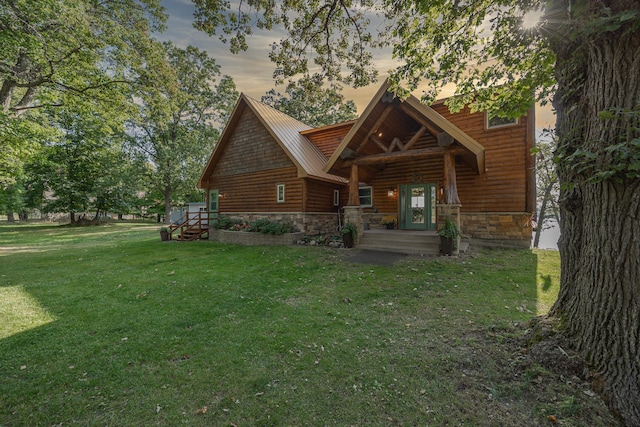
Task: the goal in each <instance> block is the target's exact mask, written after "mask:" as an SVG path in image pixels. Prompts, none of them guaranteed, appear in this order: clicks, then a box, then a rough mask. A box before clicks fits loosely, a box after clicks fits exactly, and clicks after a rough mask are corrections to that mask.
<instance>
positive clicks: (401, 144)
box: [324, 82, 485, 177]
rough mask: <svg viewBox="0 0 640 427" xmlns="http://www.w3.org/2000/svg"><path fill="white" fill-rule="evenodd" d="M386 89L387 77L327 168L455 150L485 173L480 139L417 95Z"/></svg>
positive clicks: (345, 172) (345, 170)
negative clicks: (398, 94)
mask: <svg viewBox="0 0 640 427" xmlns="http://www.w3.org/2000/svg"><path fill="white" fill-rule="evenodd" d="M388 89H389V83H388V82H385V83H384V84H383V85H382V86H381V87H380V89H379V90H378V92H377V93H376V94H375V96H374V97H373V99H372V100H371V101H370V102H369V104H368V105H367V107H366V108H365V110H364V112H363V114H362V115H361V116H360V118H359V119H358V120H357V121H356V123H355V124H354V125H353V127H352V128H351V130H350V131H349V133H347V135H346V136H345V138H344V139H343V141H342V143H341V144H340V145H339V146H338V148H337V149H336V151H335V152H334V153H333V155H332V156H331V158H330V159H329V161H328V162H327V164H326V166H325V167H324V171H325V172H327V173H332V174H335V175H340V176H344V177H348V176H349V173H350V166H351V165H352V164H358V165H361V166H365V167H366V166H373V165H374V164H383V163H390V162H397V161H402V160H403V159H409V158H416V157H428V156H436V155H444V153H445V152H446V151H447V150H453V152H454V153H455V154H456V155H458V156H460V157H461V158H462V159H463V160H464V161H465V162H466V163H467V164H468V165H469V166H470V167H471V168H472V169H473V170H475V171H476V172H477V173H478V174H483V173H484V170H485V165H484V160H485V157H484V154H485V150H484V147H483V146H482V145H481V144H480V143H478V142H477V141H476V140H474V139H473V138H472V137H470V136H469V135H467V134H466V133H465V132H463V131H462V130H461V129H460V128H458V127H457V126H455V125H454V124H453V123H451V122H450V121H449V120H447V119H446V118H444V117H443V116H442V115H440V114H439V113H438V112H437V111H435V110H434V109H433V108H431V107H430V106H427V105H424V104H423V103H421V102H420V100H418V99H417V98H416V97H414V96H409V98H407V99H405V100H400V99H399V98H397V97H396V96H395V94H393V93H392V92H389V91H388ZM429 135H432V136H433V137H435V138H436V140H438V142H437V143H435V142H434V138H433V137H430V138H431V139H430V141H431V142H430V143H426V142H425V140H424V137H425V136H429ZM440 139H442V141H443V142H442V144H441V143H440ZM447 141H448V142H447Z"/></svg>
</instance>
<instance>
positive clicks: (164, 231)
mask: <svg viewBox="0 0 640 427" xmlns="http://www.w3.org/2000/svg"><path fill="white" fill-rule="evenodd" d="M160 239H161V240H162V241H163V242H166V241H168V240H169V229H168V228H167V227H160Z"/></svg>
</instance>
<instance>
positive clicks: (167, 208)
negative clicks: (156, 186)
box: [164, 187, 171, 225]
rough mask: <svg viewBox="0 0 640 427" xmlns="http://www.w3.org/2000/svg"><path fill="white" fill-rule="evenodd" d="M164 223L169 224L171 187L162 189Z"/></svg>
mask: <svg viewBox="0 0 640 427" xmlns="http://www.w3.org/2000/svg"><path fill="white" fill-rule="evenodd" d="M164 223H165V224H167V225H169V224H171V188H168V187H167V188H165V190H164Z"/></svg>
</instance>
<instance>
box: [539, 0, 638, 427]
mask: <svg viewBox="0 0 640 427" xmlns="http://www.w3.org/2000/svg"><path fill="white" fill-rule="evenodd" d="M553 3H554V5H553V6H554V7H553V9H554V10H556V11H567V10H571V9H570V8H569V1H568V0H557V1H555V2H553ZM573 3H574V5H573V6H574V7H575V6H576V2H575V1H574V2H573ZM578 3H581V4H580V6H585V4H586V5H587V6H589V7H591V9H588V8H587V9H582V13H583V14H585V13H586V11H589V12H594V11H595V15H597V16H603V15H604V12H603V11H602V8H603V7H604V6H608V7H610V8H611V13H612V14H614V15H615V14H616V13H617V12H620V11H622V10H625V9H626V10H629V9H630V10H635V11H640V4H638V2H637V1H631V0H626V1H616V2H613V1H611V2H607V1H601V2H595V1H586V0H584V1H581V2H578ZM565 13H566V12H565ZM595 15H594V16H595ZM594 16H588V17H587V16H586V15H585V16H583V17H582V20H579V19H575V18H576V17H575V16H574V17H567V18H568V19H567V20H565V21H564V22H565V23H564V24H560V25H559V28H560V30H563V29H564V30H567V27H568V26H569V25H571V26H572V27H571V28H570V30H569V31H571V35H572V36H573V37H567V35H569V34H568V33H566V32H565V33H563V32H562V31H560V32H559V33H558V34H557V36H558V35H559V37H556V39H555V40H552V43H551V46H552V48H553V50H554V51H555V53H556V57H557V64H556V70H557V76H556V77H557V80H558V90H557V94H556V98H555V101H554V106H555V107H556V111H557V120H558V122H557V127H556V131H557V134H558V137H559V143H558V149H557V154H558V155H559V156H560V158H561V161H560V163H559V166H558V176H559V179H560V184H561V191H560V224H561V229H562V235H561V238H560V242H559V248H560V256H561V265H562V267H561V269H562V270H561V278H560V282H561V285H560V294H559V296H558V300H557V302H556V304H555V305H554V307H553V308H552V310H551V315H553V316H558V317H561V318H562V319H563V320H564V324H565V325H566V326H567V331H568V332H569V336H571V337H572V338H573V339H574V340H575V344H576V346H577V349H578V350H579V351H581V353H582V354H583V356H584V357H585V359H586V361H587V363H588V364H589V365H590V367H591V369H592V371H593V373H594V376H595V378H597V379H598V381H597V382H598V384H597V385H598V387H600V390H599V391H601V392H602V395H603V397H604V398H605V400H606V401H607V402H608V404H609V406H610V408H611V409H612V410H614V411H615V412H616V413H617V414H618V415H620V416H621V417H622V419H623V420H624V422H625V423H626V424H627V425H629V426H638V425H640V268H639V263H640V177H639V174H638V171H635V173H631V174H629V172H633V171H631V170H629V169H627V170H625V169H624V168H622V169H619V168H620V167H621V165H622V164H623V162H622V161H621V160H620V159H615V158H614V156H612V155H611V153H607V152H606V151H605V149H606V148H607V147H611V146H612V145H615V144H619V143H621V142H625V141H628V140H630V139H632V138H638V137H640V134H639V132H638V130H637V129H638V127H640V112H638V111H637V110H636V113H635V114H626V117H625V118H618V119H611V118H609V119H603V118H600V117H599V113H600V112H602V111H612V112H616V113H615V114H618V112H620V111H625V110H626V111H632V110H633V109H634V108H636V109H637V107H638V105H639V104H640V81H639V76H638V70H640V31H639V30H638V28H637V20H638V19H639V18H638V16H636V17H635V18H634V19H631V20H630V21H631V22H628V21H627V22H623V24H622V26H621V27H620V28H618V29H616V30H614V31H599V32H595V31H583V32H580V30H579V29H578V30H576V28H579V26H580V25H585V23H589V24H590V25H591V26H592V27H591V30H593V28H594V25H598V24H597V23H596V22H597V19H590V18H594ZM571 18H573V20H572V19H571ZM619 22H620V21H619ZM632 24H635V25H636V28H635V29H633V30H630V28H631V25H632ZM600 25H602V24H600ZM600 28H602V27H600ZM610 29H611V28H610ZM634 127H635V129H634ZM584 152H588V153H592V154H587V155H584ZM636 155H639V153H637V150H636ZM601 172H605V173H604V174H599V173H601ZM608 172H611V174H609V173H608Z"/></svg>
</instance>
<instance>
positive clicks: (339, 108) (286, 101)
mask: <svg viewBox="0 0 640 427" xmlns="http://www.w3.org/2000/svg"><path fill="white" fill-rule="evenodd" d="M341 90H342V87H341V86H340V85H339V84H336V83H334V84H331V85H329V86H328V87H325V86H324V85H323V81H322V76H320V75H318V74H316V75H314V76H305V77H303V78H301V79H300V80H298V81H296V82H293V81H289V84H288V85H287V89H286V91H285V94H281V93H279V92H276V90H275V89H271V90H270V91H269V92H267V93H266V95H264V96H263V97H262V102H263V103H265V104H267V105H270V106H272V107H274V108H276V109H278V110H280V111H282V112H283V113H286V114H288V115H290V116H291V117H293V118H295V119H298V120H300V121H301V122H303V123H305V124H307V125H309V126H313V127H319V126H325V125H330V124H334V123H340V122H344V121H348V120H353V119H355V118H356V117H357V116H356V105H355V103H354V102H353V101H351V100H349V101H346V102H345V100H344V96H343V95H342V94H341V93H340V91H341Z"/></svg>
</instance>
